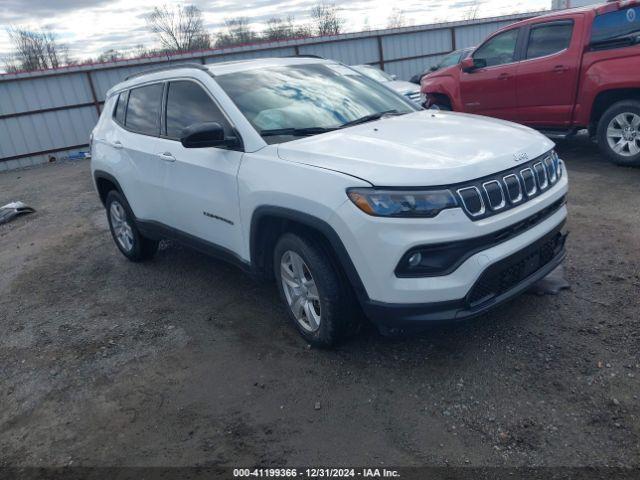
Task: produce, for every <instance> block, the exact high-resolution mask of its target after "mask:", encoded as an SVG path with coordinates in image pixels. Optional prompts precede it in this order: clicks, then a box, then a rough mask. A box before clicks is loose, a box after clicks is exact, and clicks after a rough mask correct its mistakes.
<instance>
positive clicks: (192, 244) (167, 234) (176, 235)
mask: <svg viewBox="0 0 640 480" xmlns="http://www.w3.org/2000/svg"><path fill="white" fill-rule="evenodd" d="M135 222H136V226H137V227H138V229H139V230H140V232H141V233H142V234H143V235H144V236H145V237H149V238H152V239H154V240H161V239H163V238H168V239H171V240H175V241H177V242H179V243H181V244H183V245H185V246H187V247H189V248H192V249H193V250H197V251H199V252H200V253H204V254H205V255H209V256H211V257H215V258H218V259H220V260H223V261H225V262H228V263H231V264H232V265H235V266H237V267H239V268H240V269H242V270H244V271H245V272H247V273H252V272H253V269H252V268H251V264H250V263H249V262H247V261H246V260H244V259H243V258H241V257H240V256H239V255H238V254H237V253H235V252H233V251H231V250H229V249H228V248H225V247H222V246H220V245H217V244H215V243H212V242H208V241H207V240H203V239H201V238H198V237H196V236H194V235H191V234H189V233H186V232H183V231H182V230H178V229H176V228H173V227H169V226H167V225H165V224H163V223H160V222H156V221H152V220H139V219H136V220H135Z"/></svg>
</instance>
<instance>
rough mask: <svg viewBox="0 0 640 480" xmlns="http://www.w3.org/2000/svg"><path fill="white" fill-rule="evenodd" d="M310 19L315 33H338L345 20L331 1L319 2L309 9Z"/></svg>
mask: <svg viewBox="0 0 640 480" xmlns="http://www.w3.org/2000/svg"><path fill="white" fill-rule="evenodd" d="M311 19H312V20H313V24H314V27H315V33H316V34H317V35H320V36H322V35H338V34H339V33H341V32H342V28H343V27H344V23H345V20H344V18H342V17H340V13H339V11H338V9H337V8H336V6H335V4H333V3H325V2H320V3H318V4H317V5H316V6H315V7H313V8H312V9H311Z"/></svg>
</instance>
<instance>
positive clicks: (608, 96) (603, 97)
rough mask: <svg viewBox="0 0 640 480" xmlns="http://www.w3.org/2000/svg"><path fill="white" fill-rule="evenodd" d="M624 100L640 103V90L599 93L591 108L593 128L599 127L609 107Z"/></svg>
mask: <svg viewBox="0 0 640 480" xmlns="http://www.w3.org/2000/svg"><path fill="white" fill-rule="evenodd" d="M624 100H636V101H640V88H616V89H612V90H605V91H603V92H600V93H598V95H596V98H595V99H594V101H593V106H592V107H591V118H590V123H591V125H592V127H595V126H597V125H598V122H599V121H600V119H601V118H602V115H604V112H606V111H607V109H608V108H609V107H611V106H612V105H613V104H615V103H617V102H621V101H624Z"/></svg>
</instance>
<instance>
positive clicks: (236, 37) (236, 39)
mask: <svg viewBox="0 0 640 480" xmlns="http://www.w3.org/2000/svg"><path fill="white" fill-rule="evenodd" d="M256 40H258V34H257V33H256V32H255V31H253V29H252V28H251V25H250V24H249V18H247V17H236V18H227V19H226V20H225V21H224V30H222V31H221V32H219V33H218V38H217V40H216V47H231V46H233V45H242V44H245V43H251V42H255V41H256Z"/></svg>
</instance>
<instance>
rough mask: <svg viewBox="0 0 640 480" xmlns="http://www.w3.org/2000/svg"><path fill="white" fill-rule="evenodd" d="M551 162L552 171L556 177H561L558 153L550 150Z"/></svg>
mask: <svg viewBox="0 0 640 480" xmlns="http://www.w3.org/2000/svg"><path fill="white" fill-rule="evenodd" d="M550 157H551V162H552V164H553V169H554V170H555V173H556V177H557V178H560V177H561V176H562V160H560V157H559V156H558V152H556V151H555V149H554V150H551V154H550Z"/></svg>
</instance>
